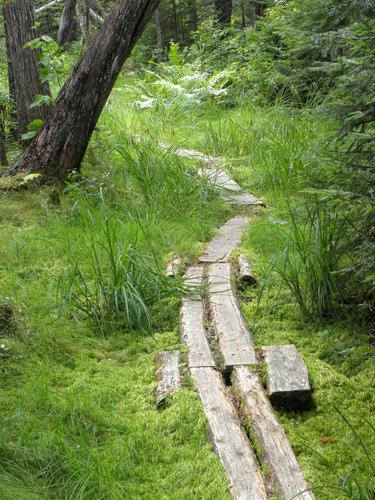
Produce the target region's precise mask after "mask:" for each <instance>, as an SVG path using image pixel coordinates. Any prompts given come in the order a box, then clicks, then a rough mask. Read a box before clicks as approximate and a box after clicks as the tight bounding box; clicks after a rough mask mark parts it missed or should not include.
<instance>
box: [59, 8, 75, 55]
mask: <svg viewBox="0 0 375 500" xmlns="http://www.w3.org/2000/svg"><path fill="white" fill-rule="evenodd" d="M76 5H77V0H65V5H64V8H63V11H62V14H61V18H60V25H59V31H58V32H57V43H58V44H59V45H60V46H61V47H64V46H66V45H68V44H69V43H71V42H73V40H74V38H75V35H76V31H77V21H76V17H75V14H76Z"/></svg>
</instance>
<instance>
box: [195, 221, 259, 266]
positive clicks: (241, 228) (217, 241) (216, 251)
mask: <svg viewBox="0 0 375 500" xmlns="http://www.w3.org/2000/svg"><path fill="white" fill-rule="evenodd" d="M249 221H250V218H249V217H247V216H242V215H236V216H235V217H233V218H232V219H230V220H229V221H227V222H226V223H225V224H224V225H223V226H222V227H221V228H220V229H219V232H218V234H217V235H216V236H215V237H214V238H213V239H212V240H211V241H210V243H209V244H208V246H207V248H206V251H205V253H204V254H203V255H202V256H201V257H200V259H199V261H200V262H209V263H212V262H229V260H230V256H231V254H232V252H233V250H234V249H235V248H236V247H237V246H238V245H239V244H240V243H241V239H242V234H243V233H244V232H245V230H246V229H247V227H248V225H249Z"/></svg>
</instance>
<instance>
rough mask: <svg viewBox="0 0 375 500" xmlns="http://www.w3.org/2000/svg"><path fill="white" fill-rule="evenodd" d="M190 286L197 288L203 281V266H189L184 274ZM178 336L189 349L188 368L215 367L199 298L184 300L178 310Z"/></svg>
mask: <svg viewBox="0 0 375 500" xmlns="http://www.w3.org/2000/svg"><path fill="white" fill-rule="evenodd" d="M185 276H186V278H187V282H188V283H189V284H190V285H193V286H194V285H196V286H199V285H201V284H202V279H203V266H191V267H189V269H188V270H187V272H186V274H185ZM180 335H181V340H182V342H184V343H186V344H187V346H188V348H189V353H188V365H189V367H190V368H191V367H199V366H212V367H214V366H215V361H214V358H213V357H212V354H211V351H210V348H209V345H208V342H207V337H206V333H205V329H204V313H203V304H202V300H201V299H200V297H197V298H196V299H191V298H185V299H183V301H182V305H181V310H180Z"/></svg>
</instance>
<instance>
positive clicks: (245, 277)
mask: <svg viewBox="0 0 375 500" xmlns="http://www.w3.org/2000/svg"><path fill="white" fill-rule="evenodd" d="M237 264H238V279H239V280H240V282H241V283H242V284H243V285H250V286H253V285H256V283H257V280H256V278H255V276H254V274H253V271H252V269H251V264H250V262H249V259H248V258H247V256H246V255H245V254H244V253H241V254H240V255H239V256H238V259H237Z"/></svg>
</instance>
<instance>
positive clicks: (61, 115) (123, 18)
mask: <svg viewBox="0 0 375 500" xmlns="http://www.w3.org/2000/svg"><path fill="white" fill-rule="evenodd" d="M159 1H160V0H118V2H117V4H116V5H115V7H114V8H113V9H112V12H111V13H110V15H109V16H108V17H107V19H106V21H105V23H104V25H103V28H102V30H101V31H100V32H99V33H98V34H97V36H96V37H95V38H94V40H93V41H92V43H91V45H90V47H89V49H88V51H87V53H86V55H85V56H84V57H83V58H82V60H81V61H80V62H79V63H78V64H77V65H76V67H75V68H74V70H73V74H72V76H71V77H70V78H69V80H68V81H67V82H66V83H65V85H64V87H63V88H62V90H61V92H60V94H59V95H58V97H57V100H56V102H55V105H54V107H53V109H52V111H51V113H50V115H49V117H48V119H47V122H46V124H45V125H44V127H43V129H42V131H41V132H40V134H39V136H38V137H37V138H36V139H34V141H33V143H32V144H31V145H30V146H29V148H28V149H27V150H26V151H25V152H24V154H23V155H22V156H21V157H20V158H19V160H18V161H17V162H16V164H15V165H14V166H13V167H12V168H11V169H10V170H8V171H7V173H6V175H11V174H13V173H16V172H39V173H41V174H42V175H43V177H44V179H45V180H61V181H64V180H65V179H66V177H67V175H68V173H69V172H71V171H73V170H79V169H80V164H81V161H82V158H83V156H84V154H85V151H86V148H87V145H88V142H89V139H90V137H91V134H92V131H93V130H94V127H95V125H96V123H97V121H98V118H99V116H100V113H101V111H102V109H103V107H104V105H105V103H106V101H107V99H108V96H109V94H110V92H111V90H112V87H113V85H114V83H115V81H116V79H117V77H118V75H119V73H120V71H121V68H122V66H123V64H124V62H125V60H126V58H127V57H128V56H129V54H130V52H131V50H132V48H133V47H134V45H135V43H136V42H137V40H138V38H139V37H140V35H141V34H142V32H143V30H144V28H145V26H146V23H147V21H148V20H149V19H150V17H151V16H152V15H153V13H154V11H155V9H156V8H157V6H158V4H159Z"/></svg>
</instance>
